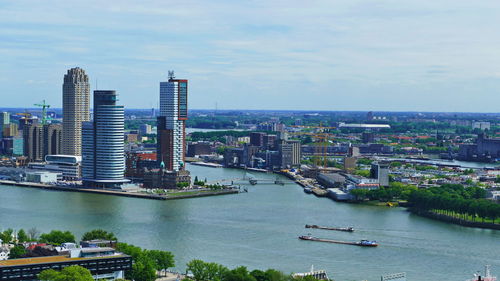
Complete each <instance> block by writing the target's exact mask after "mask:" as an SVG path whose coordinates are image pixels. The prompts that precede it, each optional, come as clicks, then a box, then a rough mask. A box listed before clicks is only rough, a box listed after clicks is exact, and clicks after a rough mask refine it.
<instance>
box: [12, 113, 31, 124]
mask: <svg viewBox="0 0 500 281" xmlns="http://www.w3.org/2000/svg"><path fill="white" fill-rule="evenodd" d="M15 115H17V116H24V125H27V124H28V118H30V117H31V116H32V115H31V113H29V112H20V113H16V114H15Z"/></svg>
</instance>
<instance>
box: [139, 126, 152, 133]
mask: <svg viewBox="0 0 500 281" xmlns="http://www.w3.org/2000/svg"><path fill="white" fill-rule="evenodd" d="M151 133H152V130H151V125H149V124H141V125H140V126H139V134H140V135H141V136H145V135H149V134H151Z"/></svg>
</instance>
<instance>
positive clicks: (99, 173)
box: [82, 91, 127, 188]
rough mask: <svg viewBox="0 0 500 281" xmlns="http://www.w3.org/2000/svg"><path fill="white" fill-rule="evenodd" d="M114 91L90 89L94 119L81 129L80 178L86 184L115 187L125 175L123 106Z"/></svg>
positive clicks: (123, 179) (117, 186)
mask: <svg viewBox="0 0 500 281" xmlns="http://www.w3.org/2000/svg"><path fill="white" fill-rule="evenodd" d="M116 101H117V95H116V91H94V120H93V121H92V122H84V123H83V129H82V139H83V143H82V178H83V184H84V185H85V186H89V187H99V188H119V187H120V186H121V184H122V183H124V182H127V180H125V178H124V174H125V149H124V126H125V113H124V111H125V110H124V107H123V105H116Z"/></svg>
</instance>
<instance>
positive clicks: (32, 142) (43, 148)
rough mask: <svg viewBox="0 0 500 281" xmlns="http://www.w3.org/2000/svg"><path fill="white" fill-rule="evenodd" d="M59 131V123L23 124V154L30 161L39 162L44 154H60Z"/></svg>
mask: <svg viewBox="0 0 500 281" xmlns="http://www.w3.org/2000/svg"><path fill="white" fill-rule="evenodd" d="M61 131H62V126H61V125H60V124H45V125H41V124H28V125H25V126H24V128H23V139H24V141H23V145H24V149H23V150H24V155H25V156H27V157H28V160H29V161H30V162H41V161H43V159H44V157H45V156H46V155H50V154H61V141H62V132H61ZM15 152H18V151H15ZM13 153H14V151H13Z"/></svg>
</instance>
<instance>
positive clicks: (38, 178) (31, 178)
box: [0, 171, 62, 280]
mask: <svg viewBox="0 0 500 281" xmlns="http://www.w3.org/2000/svg"><path fill="white" fill-rule="evenodd" d="M59 179H62V173H53V172H46V171H44V172H27V173H26V181H27V182H34V183H54V182H57V181H58V180H59ZM0 280H1V279H0Z"/></svg>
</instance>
